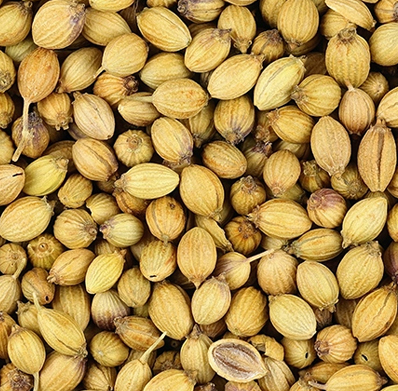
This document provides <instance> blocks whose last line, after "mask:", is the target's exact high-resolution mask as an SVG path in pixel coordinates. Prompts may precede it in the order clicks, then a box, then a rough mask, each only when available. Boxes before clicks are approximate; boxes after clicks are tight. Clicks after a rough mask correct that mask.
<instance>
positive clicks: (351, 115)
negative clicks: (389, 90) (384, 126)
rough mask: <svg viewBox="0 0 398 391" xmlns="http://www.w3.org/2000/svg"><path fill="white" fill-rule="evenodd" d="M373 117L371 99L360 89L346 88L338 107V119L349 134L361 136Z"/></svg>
mask: <svg viewBox="0 0 398 391" xmlns="http://www.w3.org/2000/svg"><path fill="white" fill-rule="evenodd" d="M374 117H375V105H374V103H373V100H372V98H371V97H370V96H369V95H368V94H367V93H366V92H365V91H363V90H362V89H360V88H354V87H352V86H348V91H346V92H345V94H344V95H343V97H342V99H341V102H340V106H339V119H340V121H341V123H342V124H343V125H344V126H345V127H346V129H347V130H348V131H349V132H350V133H354V134H358V135H363V134H364V132H365V131H366V130H367V129H368V128H369V126H370V125H371V123H372V122H373V120H374Z"/></svg>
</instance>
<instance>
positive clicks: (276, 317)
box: [269, 294, 316, 340]
mask: <svg viewBox="0 0 398 391" xmlns="http://www.w3.org/2000/svg"><path fill="white" fill-rule="evenodd" d="M269 316H270V321H271V323H272V325H273V326H274V327H275V328H276V330H278V331H279V332H280V333H281V334H282V335H283V336H284V337H287V338H291V339H295V340H296V339H297V340H305V339H310V338H312V336H313V335H314V334H315V333H316V319H315V315H314V312H313V310H312V308H311V307H310V305H309V304H308V303H307V302H306V301H304V300H303V299H302V298H300V297H298V296H295V295H292V294H282V295H278V296H271V297H269Z"/></svg>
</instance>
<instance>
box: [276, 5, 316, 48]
mask: <svg viewBox="0 0 398 391" xmlns="http://www.w3.org/2000/svg"><path fill="white" fill-rule="evenodd" d="M304 20H305V21H306V22H305V24H304V23H302V22H303V21H304ZM318 25H319V13H318V10H317V8H316V7H315V4H314V2H313V1H308V0H300V1H294V0H287V1H285V2H284V3H283V5H282V6H281V8H280V11H279V13H278V19H277V26H278V30H279V31H280V33H281V35H282V36H283V38H284V40H285V41H286V42H287V44H288V45H289V46H290V47H291V48H292V49H294V48H295V47H297V46H301V45H303V44H304V43H307V42H309V41H310V40H311V39H312V38H314V36H315V34H316V32H317V30H318Z"/></svg>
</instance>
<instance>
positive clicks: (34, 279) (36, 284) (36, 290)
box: [21, 267, 55, 305]
mask: <svg viewBox="0 0 398 391" xmlns="http://www.w3.org/2000/svg"><path fill="white" fill-rule="evenodd" d="M47 278H48V272H47V271H46V270H45V269H43V268H38V267H35V268H33V269H31V270H29V271H27V272H26V273H25V274H24V275H23V277H22V281H21V288H22V293H23V295H24V296H25V297H26V298H27V299H28V300H29V301H31V302H33V297H34V296H35V295H36V297H37V300H38V302H39V304H41V305H45V304H48V303H50V302H51V301H52V300H53V298H54V294H55V286H54V285H53V284H52V283H49V282H48V281H47Z"/></svg>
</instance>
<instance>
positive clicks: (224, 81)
mask: <svg viewBox="0 0 398 391" xmlns="http://www.w3.org/2000/svg"><path fill="white" fill-rule="evenodd" d="M231 7H235V6H231ZM261 69H262V58H261V56H255V55H253V54H237V55H235V56H232V57H230V58H228V59H226V60H224V61H223V62H222V63H221V64H220V65H219V66H218V67H217V68H216V69H215V70H214V71H213V72H212V73H211V76H210V79H209V84H208V86H207V90H208V91H209V93H210V95H211V97H212V98H217V99H222V100H229V99H235V98H239V97H240V96H242V95H244V94H246V93H247V92H248V91H250V90H251V89H252V88H253V87H254V86H255V85H256V81H257V79H258V77H259V75H260V72H261ZM236 74H239V75H240V78H239V80H238V81H237V82H236V83H232V84H231V83H230V80H231V78H233V75H236Z"/></svg>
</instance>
